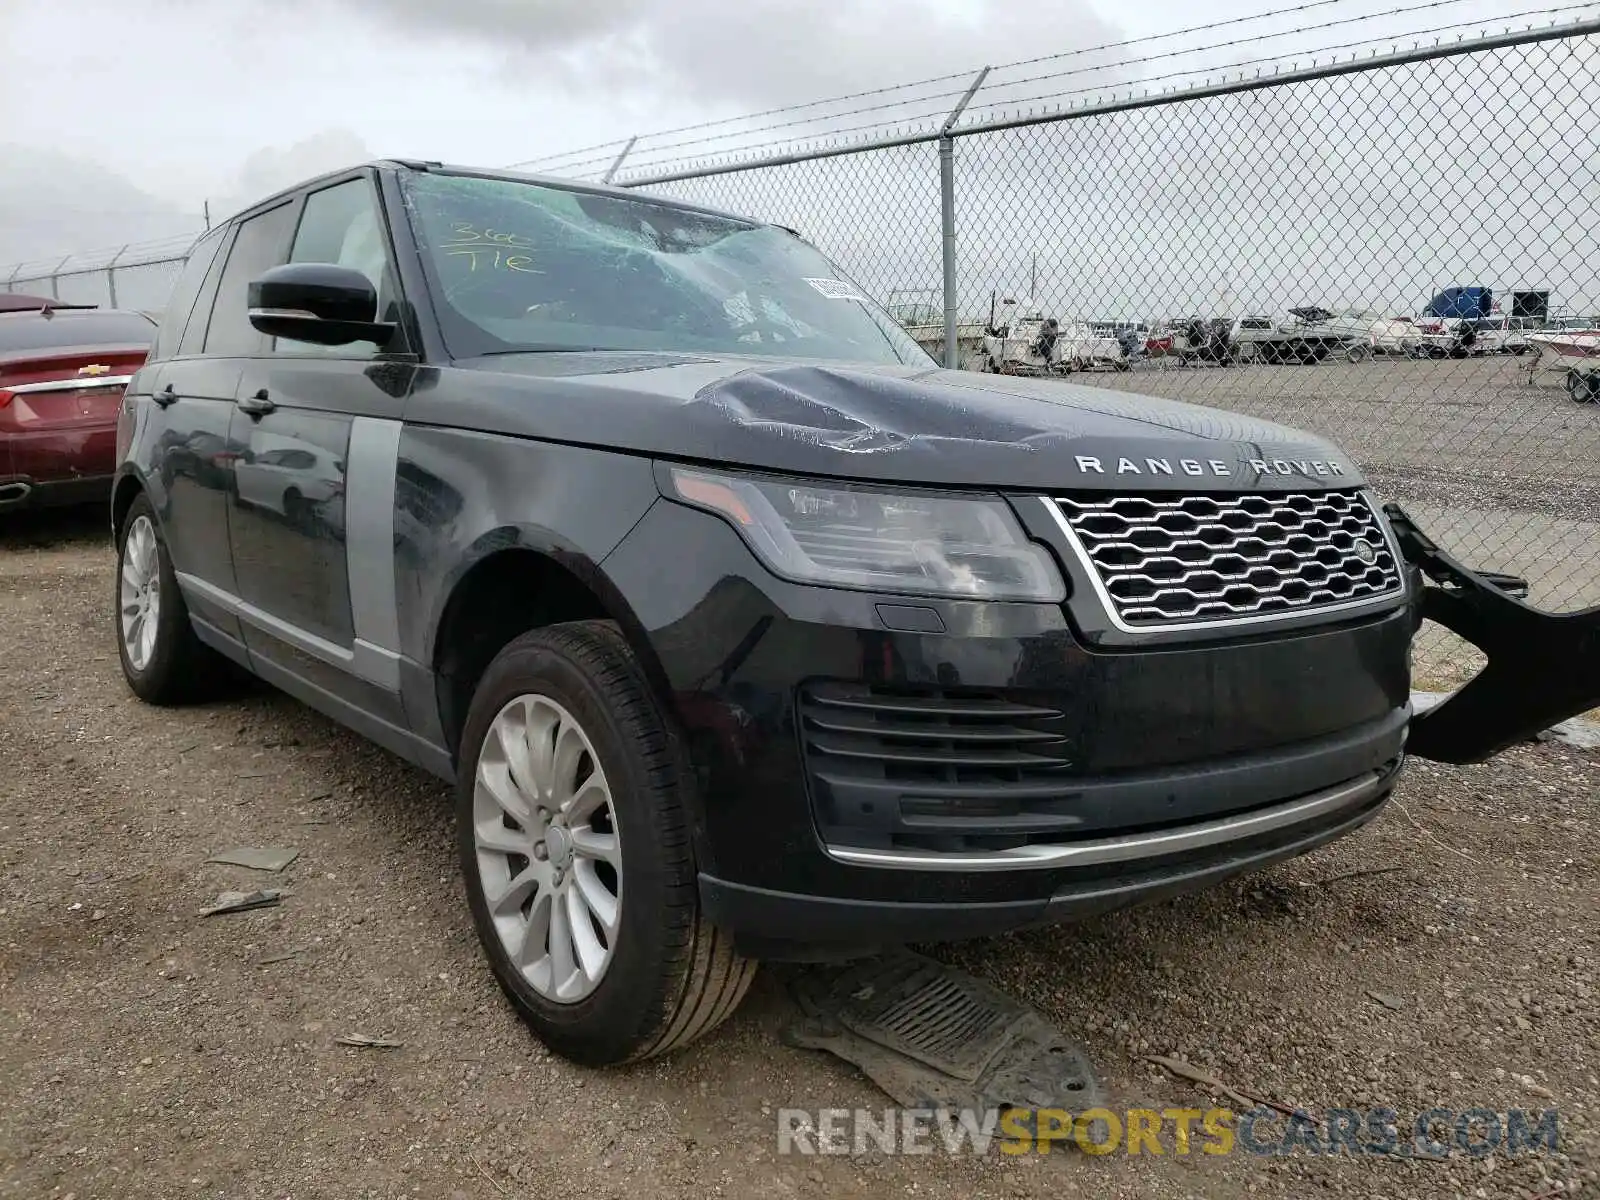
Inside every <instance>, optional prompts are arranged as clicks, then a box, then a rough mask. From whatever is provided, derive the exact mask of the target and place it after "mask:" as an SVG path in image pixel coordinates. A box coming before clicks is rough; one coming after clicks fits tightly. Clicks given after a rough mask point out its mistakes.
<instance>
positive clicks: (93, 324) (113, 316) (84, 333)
mask: <svg viewBox="0 0 1600 1200" xmlns="http://www.w3.org/2000/svg"><path fill="white" fill-rule="evenodd" d="M155 332H156V327H155V324H154V322H152V321H151V320H150V318H148V317H144V316H140V315H139V314H138V313H130V312H60V313H56V314H55V315H54V316H49V317H45V316H41V315H39V314H38V313H30V312H24V313H17V314H15V315H7V316H4V317H0V354H13V353H20V352H27V351H32V350H60V349H67V348H70V347H72V346H148V345H149V344H150V341H151V339H152V338H154V337H155Z"/></svg>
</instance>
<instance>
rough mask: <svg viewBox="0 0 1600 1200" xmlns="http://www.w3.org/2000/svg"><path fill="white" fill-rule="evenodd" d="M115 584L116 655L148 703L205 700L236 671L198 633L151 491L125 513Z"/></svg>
mask: <svg viewBox="0 0 1600 1200" xmlns="http://www.w3.org/2000/svg"><path fill="white" fill-rule="evenodd" d="M147 538H148V541H146V539H147ZM130 543H132V545H131V546H130ZM152 558H153V563H152V562H151V559H152ZM152 567H153V569H151V568H152ZM112 587H113V596H114V599H115V603H114V605H113V607H112V611H113V613H114V614H115V616H116V634H117V657H118V659H119V660H120V661H121V663H122V674H123V677H124V678H125V679H127V681H128V686H129V687H130V688H132V689H133V693H134V695H136V696H138V697H139V699H141V700H143V701H145V703H147V704H161V705H170V704H185V703H190V702H193V701H196V700H203V699H206V698H208V697H210V696H212V695H214V694H215V693H216V692H217V691H219V690H220V686H221V684H222V682H223V681H224V680H226V679H228V678H229V677H230V675H231V672H230V671H229V669H228V662H227V660H226V659H224V658H223V657H222V656H221V655H220V654H218V653H217V652H216V651H215V650H213V649H211V647H209V646H207V645H206V644H205V643H204V642H202V641H201V640H200V639H199V638H198V637H197V636H196V635H195V632H194V626H193V625H192V624H191V623H190V621H189V607H188V605H186V604H185V603H184V602H183V594H182V593H181V592H179V591H178V578H177V576H176V575H175V574H174V573H173V569H172V557H171V555H169V554H168V553H167V543H166V540H165V539H164V538H163V537H162V536H161V527H160V525H159V524H158V523H157V522H156V514H155V508H154V506H152V505H151V503H150V499H149V497H147V496H140V497H139V498H138V499H137V500H135V501H134V502H133V504H132V506H131V507H130V508H129V509H128V513H127V516H126V517H124V518H123V521H122V528H121V529H120V530H119V531H118V534H117V577H116V579H115V580H114V581H113V584H112ZM130 605H137V606H138V607H140V608H141V609H142V619H140V620H138V621H137V622H135V621H134V620H133V619H132V618H131V616H130V614H129V613H128V612H127V611H126V610H127V609H128V608H129V606H130ZM130 634H133V635H136V636H130Z"/></svg>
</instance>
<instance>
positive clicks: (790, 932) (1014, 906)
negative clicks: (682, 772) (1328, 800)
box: [700, 764, 1399, 960]
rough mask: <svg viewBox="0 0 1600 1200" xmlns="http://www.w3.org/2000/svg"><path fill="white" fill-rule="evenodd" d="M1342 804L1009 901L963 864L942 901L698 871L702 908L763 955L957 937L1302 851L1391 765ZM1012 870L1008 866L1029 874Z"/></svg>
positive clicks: (1344, 824) (1155, 895)
mask: <svg viewBox="0 0 1600 1200" xmlns="http://www.w3.org/2000/svg"><path fill="white" fill-rule="evenodd" d="M1398 770H1399V768H1398V764H1394V765H1392V766H1391V767H1390V768H1389V769H1388V770H1387V771H1386V772H1384V773H1383V775H1382V777H1381V781H1380V786H1378V787H1377V788H1375V789H1373V790H1371V791H1370V792H1368V793H1367V794H1365V795H1364V796H1362V797H1361V798H1360V799H1359V800H1358V801H1356V802H1353V803H1352V804H1351V805H1350V806H1349V807H1347V808H1344V809H1341V810H1340V811H1338V812H1335V813H1332V814H1330V815H1328V816H1326V817H1324V818H1322V819H1320V820H1317V821H1309V822H1306V823H1305V824H1302V825H1297V826H1293V827H1290V828H1287V829H1282V830H1278V831H1275V832H1273V833H1270V834H1263V835H1260V836H1257V837H1253V838H1246V839H1240V840H1238V841H1233V842H1227V843H1223V844H1221V845H1218V846H1214V847H1211V848H1209V849H1207V850H1204V851H1198V852H1191V853H1188V854H1182V855H1172V856H1168V857H1161V858H1151V859H1148V860H1143V861H1131V862H1126V863H1122V864H1119V866H1118V869H1117V870H1115V871H1113V872H1111V873H1109V874H1107V873H1104V872H1097V873H1092V874H1091V873H1089V872H1074V871H1070V870H1069V871H1063V872H1057V873H1056V878H1055V879H1054V881H1053V887H1052V889H1051V890H1050V891H1049V892H1047V893H1046V894H1043V895H1035V896H1031V897H1029V898H1027V899H1018V900H1014V901H981V902H975V901H971V900H962V899H959V898H958V897H957V896H956V893H958V892H959V889H960V887H961V873H959V872H950V873H948V875H947V878H948V880H949V885H950V889H951V892H952V899H951V900H950V901H948V902H923V901H916V902H912V901H907V902H898V901H881V900H864V899H854V898H847V897H838V896H814V895H800V894H795V893H791V892H779V891H773V890H770V889H767V888H761V887H756V886H752V885H747V884H738V883H731V882H729V881H727V880H722V879H717V878H715V877H713V876H710V875H704V874H702V875H701V876H700V902H701V905H702V907H703V910H704V912H705V914H706V916H707V917H708V918H709V919H710V920H711V921H712V922H713V923H714V924H716V925H717V926H719V927H720V928H722V929H724V930H726V931H728V932H729V933H731V934H732V935H733V938H734V944H735V945H736V946H737V947H738V948H739V950H740V951H741V952H742V953H745V954H749V955H752V956H755V957H760V958H766V959H790V960H826V959H832V958H843V957H851V956H854V955H858V954H866V953H872V952H874V951H876V950H878V949H881V948H882V947H884V946H893V945H906V944H914V943H915V944H926V943H932V942H946V941H959V940H962V939H965V938H978V937H991V936H994V935H996V934H1001V933H1007V932H1012V931H1015V930H1018V929H1028V928H1033V927H1036V926H1042V925H1052V924H1059V923H1065V922H1070V921H1076V920H1081V919H1084V918H1087V917H1092V916H1097V915H1099V914H1102V913H1106V912H1111V911H1113V910H1115V909H1119V908H1126V907H1129V906H1131V905H1134V904H1142V903H1147V902H1150V901H1154V900H1160V899H1164V898H1168V897H1172V896H1178V895H1183V894H1186V893H1189V892H1193V891H1198V890H1200V889H1202V888H1206V887H1209V886H1211V885H1212V884H1215V883H1218V882H1220V881H1222V880H1224V879H1228V878H1230V877H1232V876H1234V875H1239V874H1243V873H1246V872H1251V871H1256V870H1259V869H1261V868H1263V867H1267V866H1270V865H1272V864H1273V863H1276V862H1281V861H1283V860H1285V859H1288V858H1294V857H1296V856H1298V855H1301V854H1305V853H1307V852H1308V851H1310V850H1314V849H1316V848H1317V847H1318V846H1321V845H1324V844H1325V843H1327V842H1330V841H1333V840H1335V839H1336V838H1340V837H1343V836H1345V835H1346V834H1348V833H1351V832H1353V831H1354V830H1356V829H1358V828H1360V827H1361V826H1362V825H1365V824H1366V823H1367V822H1368V821H1370V820H1372V818H1373V817H1375V816H1377V814H1378V813H1379V812H1380V811H1381V810H1382V808H1383V806H1384V804H1385V803H1386V802H1387V800H1388V798H1389V794H1390V789H1391V788H1392V787H1393V784H1394V780H1395V777H1396V775H1397V774H1398ZM1029 873H1030V872H1028V871H1026V870H1019V871H1017V872H1014V873H1013V874H1014V875H1027V874H1029Z"/></svg>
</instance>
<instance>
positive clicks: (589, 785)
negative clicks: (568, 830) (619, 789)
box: [561, 771, 611, 825]
mask: <svg viewBox="0 0 1600 1200" xmlns="http://www.w3.org/2000/svg"><path fill="white" fill-rule="evenodd" d="M610 803H611V789H610V788H608V787H607V786H606V781H605V778H604V777H603V776H602V775H601V774H600V773H599V772H598V771H596V772H595V774H593V775H591V776H589V778H588V779H586V780H584V783H583V786H582V787H581V788H579V789H578V792H577V794H576V795H575V796H573V797H572V798H571V799H569V800H568V801H567V802H566V803H565V804H563V805H562V806H561V810H562V811H563V812H564V813H566V814H567V820H569V821H571V822H572V823H573V824H574V825H577V824H579V823H580V822H586V821H588V819H589V818H590V817H592V816H594V814H595V813H597V812H599V811H600V810H601V809H602V808H604V807H605V806H606V805H607V804H610Z"/></svg>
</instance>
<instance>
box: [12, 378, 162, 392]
mask: <svg viewBox="0 0 1600 1200" xmlns="http://www.w3.org/2000/svg"><path fill="white" fill-rule="evenodd" d="M132 382H133V376H132V375H85V376H84V377H83V378H82V379H46V380H44V381H43V382H42V383H11V384H7V385H6V387H5V390H6V391H8V392H10V393H11V394H12V395H14V396H32V395H35V394H36V393H39V392H86V391H91V390H93V389H94V388H109V387H120V388H125V387H127V386H128V385H129V384H130V383H132Z"/></svg>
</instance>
